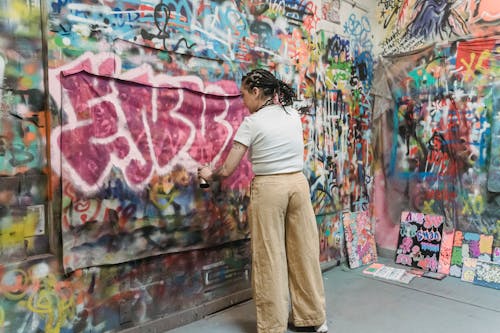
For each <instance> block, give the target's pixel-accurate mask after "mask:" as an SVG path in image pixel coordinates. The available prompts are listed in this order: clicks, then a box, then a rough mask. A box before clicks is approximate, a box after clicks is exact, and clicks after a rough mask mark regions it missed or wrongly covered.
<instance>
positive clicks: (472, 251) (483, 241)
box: [450, 230, 493, 278]
mask: <svg viewBox="0 0 500 333" xmlns="http://www.w3.org/2000/svg"><path fill="white" fill-rule="evenodd" d="M492 251H493V235H482V234H477V233H473V232H462V231H458V230H457V231H456V232H455V239H454V241H453V250H452V254H451V266H450V276H454V277H459V278H461V277H462V267H463V262H464V259H465V258H475V259H479V260H482V261H491V254H492Z"/></svg>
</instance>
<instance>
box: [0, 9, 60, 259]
mask: <svg viewBox="0 0 500 333" xmlns="http://www.w3.org/2000/svg"><path fill="white" fill-rule="evenodd" d="M0 30H1V34H0V259H1V261H2V262H12V261H16V260H21V259H25V258H26V257H27V256H29V255H34V254H39V253H45V252H47V250H48V237H47V229H46V208H47V204H48V198H49V193H48V185H49V184H48V181H47V178H48V174H50V171H49V170H48V165H47V145H46V142H47V134H48V127H49V126H48V125H49V124H48V122H47V120H48V118H47V116H48V115H47V112H48V110H47V107H46V105H47V103H46V102H45V87H44V83H43V63H42V58H43V57H42V36H41V29H40V4H39V2H38V1H32V2H28V3H27V2H26V1H16V0H12V1H10V0H9V1H3V2H2V3H1V4H0Z"/></svg>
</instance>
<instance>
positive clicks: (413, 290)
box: [168, 259, 500, 333]
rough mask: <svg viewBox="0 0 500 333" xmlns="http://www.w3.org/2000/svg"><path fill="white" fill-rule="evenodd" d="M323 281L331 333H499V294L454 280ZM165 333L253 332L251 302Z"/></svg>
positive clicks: (346, 276)
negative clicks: (404, 282) (406, 282)
mask: <svg viewBox="0 0 500 333" xmlns="http://www.w3.org/2000/svg"><path fill="white" fill-rule="evenodd" d="M380 262H382V263H385V264H389V265H391V266H394V267H397V265H395V264H393V263H392V262H391V261H389V260H386V259H385V260H384V259H382V260H381V261H380ZM323 279H324V283H325V292H326V298H327V315H328V326H329V328H330V329H329V332H331V333H358V332H359V333H362V332H363V333H364V332H370V333H379V332H380V333H381V332H384V333H385V332H391V333H399V332H402V333H423V332H433V333H434V332H440V333H448V332H449V333H480V332H488V333H500V291H499V290H495V289H490V288H485V287H479V286H475V285H473V284H470V283H466V282H462V281H460V279H457V278H453V277H447V278H445V279H444V280H441V281H438V280H432V279H428V278H415V279H414V280H413V281H411V282H410V284H399V283H396V282H388V281H385V280H383V281H382V280H376V279H373V278H371V277H368V276H366V275H364V274H362V269H360V268H358V269H355V270H349V269H346V268H343V267H335V268H333V269H330V270H328V271H326V272H324V273H323ZM168 332H170V333H195V332H196V333H199V332H203V333H211V332H213V333H255V332H256V330H255V309H254V304H253V302H252V301H248V302H245V303H242V304H239V305H236V306H233V307H231V308H229V309H227V310H224V311H221V312H218V313H216V314H213V315H211V316H209V317H206V318H204V319H202V320H199V321H197V322H194V323H191V324H188V325H186V326H182V327H179V328H176V329H174V330H170V331H168Z"/></svg>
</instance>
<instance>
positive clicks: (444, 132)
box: [375, 1, 500, 248]
mask: <svg viewBox="0 0 500 333" xmlns="http://www.w3.org/2000/svg"><path fill="white" fill-rule="evenodd" d="M437 3H438V2H437V1H425V2H423V1H416V2H415V4H414V5H413V7H412V6H410V2H405V5H404V6H403V4H401V7H398V8H396V7H394V8H392V7H391V10H392V11H393V12H391V13H392V14H388V13H389V11H388V9H387V8H386V7H385V6H386V2H384V1H380V2H379V6H382V7H384V8H385V9H384V10H382V11H381V15H382V16H384V17H385V19H386V20H387V27H388V28H390V27H391V25H398V24H399V25H400V26H403V25H404V22H409V21H408V20H409V18H410V17H411V18H413V19H412V23H409V24H407V25H405V27H406V28H405V29H403V30H404V31H405V34H406V35H405V36H406V37H405V38H407V40H413V41H418V42H417V43H416V44H411V43H410V44H408V45H411V46H408V48H405V49H400V48H399V47H400V46H401V45H402V44H401V43H400V42H394V41H392V40H391V41H390V43H389V40H388V39H386V40H385V41H384V42H383V43H388V44H387V45H389V44H390V45H393V46H395V48H387V49H386V50H387V51H390V52H392V53H397V52H402V51H404V52H406V53H405V54H403V55H402V54H392V55H387V56H385V57H383V58H381V64H382V67H383V70H382V72H383V74H381V75H380V77H381V78H382V77H383V79H382V81H384V80H387V81H388V82H389V90H390V96H389V97H387V96H386V99H387V98H389V99H390V102H389V103H384V104H383V105H382V104H380V105H379V106H380V108H384V109H379V110H376V111H375V112H376V113H377V114H378V115H380V116H379V117H378V118H377V119H376V120H375V122H376V124H375V128H377V129H375V131H376V133H377V139H376V142H377V147H378V148H377V149H376V150H377V153H376V160H377V163H376V164H375V165H376V166H377V171H376V172H375V174H376V177H377V180H378V181H377V184H378V185H376V186H377V187H378V189H377V191H376V192H377V193H379V195H377V199H376V200H375V206H376V208H375V210H376V211H377V212H378V214H377V220H378V229H377V235H381V237H380V238H378V240H377V241H378V242H379V243H378V244H379V245H380V246H381V247H385V248H395V244H396V243H395V242H394V240H395V237H396V238H397V236H395V232H396V233H397V230H396V229H398V228H397V227H395V225H397V224H398V222H397V217H396V216H397V215H398V214H400V212H401V209H404V208H407V209H411V210H413V211H418V212H422V213H425V214H437V215H442V216H444V217H445V229H448V230H449V229H452V228H456V229H458V230H461V231H468V232H476V233H483V234H489V235H494V238H495V244H499V242H500V195H499V193H498V189H496V187H495V186H494V184H496V183H497V182H498V177H497V176H498V164H497V163H496V160H497V159H496V157H495V156H496V154H497V153H496V150H495V149H496V148H494V147H495V146H494V144H493V143H492V142H493V141H492V138H493V137H495V136H496V135H497V133H496V131H497V125H496V119H497V118H498V110H499V105H498V97H496V96H498V74H499V71H498V68H499V67H498V66H499V60H500V59H499V58H498V47H499V43H500V41H499V39H498V34H497V35H496V37H495V36H494V35H493V36H490V37H488V36H484V35H489V34H491V33H494V30H492V29H495V28H494V26H495V25H494V24H492V23H493V22H498V19H499V17H500V7H499V6H498V5H497V4H495V5H494V4H493V2H491V1H475V2H468V1H457V2H455V3H454V4H452V3H451V2H439V3H440V6H442V7H443V8H441V7H439V8H441V9H442V10H439V11H437V9H438V7H437ZM431 9H432V10H433V11H434V12H436V13H440V15H442V17H440V18H439V19H438V16H440V15H431V14H430V12H431ZM480 18H481V19H480ZM424 22H426V24H424ZM459 22H460V24H458V23H459ZM459 28H460V29H459ZM496 28H498V24H496ZM429 29H430V30H429ZM403 30H401V31H403ZM389 31H390V30H389ZM480 33H482V34H483V35H481V36H480V35H479V34H480ZM464 35H466V37H464ZM457 36H462V40H459V41H453V40H449V41H446V39H447V38H448V39H453V37H455V39H456V38H457ZM435 41H440V42H439V44H433V42H435ZM423 43H425V44H426V45H428V46H426V47H423V48H422V47H421V48H417V46H419V45H421V44H423ZM398 45H399V46H398ZM409 51H411V52H409ZM488 185H490V186H488ZM379 186H380V187H379Z"/></svg>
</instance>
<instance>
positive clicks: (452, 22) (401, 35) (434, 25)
mask: <svg viewBox="0 0 500 333" xmlns="http://www.w3.org/2000/svg"><path fill="white" fill-rule="evenodd" d="M377 14H378V19H379V23H381V24H383V27H384V29H385V34H386V36H385V39H384V41H383V42H382V48H383V53H384V54H398V53H404V52H411V51H413V50H415V49H418V48H419V47H422V46H424V45H426V44H429V43H433V42H436V41H447V40H454V39H457V38H459V37H462V36H474V37H476V38H477V37H486V36H490V37H491V36H494V35H498V33H499V32H500V28H499V27H498V23H499V20H500V6H499V5H498V2H497V1H494V0H479V1H471V0H458V1H441V0H409V1H407V0H405V1H403V0H397V1H387V0H379V1H378V11H377Z"/></svg>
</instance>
